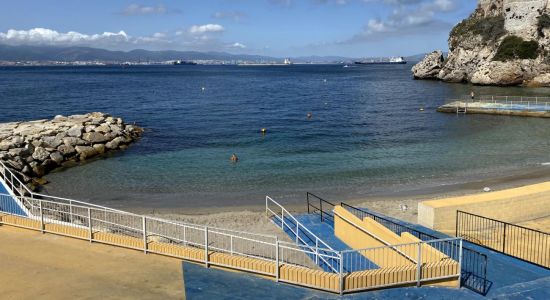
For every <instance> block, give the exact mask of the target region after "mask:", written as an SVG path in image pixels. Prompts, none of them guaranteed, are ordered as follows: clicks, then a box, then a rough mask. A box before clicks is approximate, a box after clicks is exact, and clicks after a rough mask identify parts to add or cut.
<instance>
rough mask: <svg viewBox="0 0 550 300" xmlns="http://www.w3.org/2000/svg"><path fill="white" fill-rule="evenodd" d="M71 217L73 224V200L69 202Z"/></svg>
mask: <svg viewBox="0 0 550 300" xmlns="http://www.w3.org/2000/svg"><path fill="white" fill-rule="evenodd" d="M69 213H70V215H69V217H70V220H71V223H73V201H72V200H69Z"/></svg>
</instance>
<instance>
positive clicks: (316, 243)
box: [315, 239, 319, 265]
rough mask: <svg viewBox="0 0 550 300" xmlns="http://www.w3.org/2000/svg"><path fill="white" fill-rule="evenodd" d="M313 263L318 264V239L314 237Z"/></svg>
mask: <svg viewBox="0 0 550 300" xmlns="http://www.w3.org/2000/svg"><path fill="white" fill-rule="evenodd" d="M315 264H316V265H319V239H315Z"/></svg>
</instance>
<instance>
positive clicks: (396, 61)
mask: <svg viewBox="0 0 550 300" xmlns="http://www.w3.org/2000/svg"><path fill="white" fill-rule="evenodd" d="M406 63H407V61H406V60H405V59H404V58H403V57H390V58H389V59H388V58H383V59H379V60H375V59H370V60H361V61H356V62H355V64H356V65H404V64H406Z"/></svg>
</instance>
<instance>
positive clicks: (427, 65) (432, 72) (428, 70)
mask: <svg viewBox="0 0 550 300" xmlns="http://www.w3.org/2000/svg"><path fill="white" fill-rule="evenodd" d="M444 62H445V58H444V57H443V52H442V51H441V50H438V51H434V52H432V53H430V54H428V55H426V57H424V59H423V60H422V61H421V62H419V63H418V64H416V65H415V66H414V67H413V68H412V73H413V77H414V78H415V79H437V76H438V75H439V72H440V71H441V68H443V65H444Z"/></svg>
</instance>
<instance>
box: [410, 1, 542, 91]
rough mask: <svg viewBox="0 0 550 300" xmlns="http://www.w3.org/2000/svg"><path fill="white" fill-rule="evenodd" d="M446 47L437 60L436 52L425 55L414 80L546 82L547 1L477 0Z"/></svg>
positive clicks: (456, 27)
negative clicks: (474, 6) (474, 7)
mask: <svg viewBox="0 0 550 300" xmlns="http://www.w3.org/2000/svg"><path fill="white" fill-rule="evenodd" d="M449 50H450V52H449V55H448V57H447V58H446V59H445V60H444V61H443V62H441V63H440V64H437V59H436V54H435V53H431V54H429V55H428V56H426V58H425V59H424V60H423V61H422V62H420V63H419V64H417V65H416V66H414V67H413V70H412V72H413V76H414V78H417V79H438V80H443V81H447V82H471V83H474V84H480V85H503V86H507V85H536V86H550V85H549V84H550V82H549V81H548V80H547V79H548V75H547V74H550V52H549V51H550V1H549V0H480V1H479V3H478V6H477V9H476V10H475V11H474V13H473V14H472V15H471V16H470V17H469V18H467V19H465V20H464V21H462V22H460V23H459V24H458V25H456V26H455V27H454V28H453V30H452V31H451V33H450V35H449ZM438 69H439V71H437V72H436V70H438Z"/></svg>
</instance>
